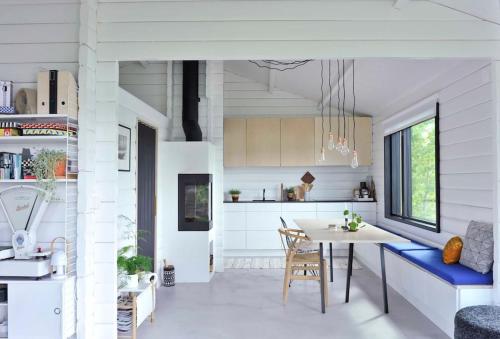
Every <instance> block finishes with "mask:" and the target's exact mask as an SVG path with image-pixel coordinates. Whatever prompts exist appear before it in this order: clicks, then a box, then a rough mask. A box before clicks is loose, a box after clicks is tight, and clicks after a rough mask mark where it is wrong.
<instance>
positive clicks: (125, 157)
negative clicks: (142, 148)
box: [118, 125, 132, 172]
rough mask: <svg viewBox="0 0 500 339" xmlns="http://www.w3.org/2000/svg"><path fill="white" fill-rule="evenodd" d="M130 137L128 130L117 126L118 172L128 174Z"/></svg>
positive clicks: (129, 130)
mask: <svg viewBox="0 0 500 339" xmlns="http://www.w3.org/2000/svg"><path fill="white" fill-rule="evenodd" d="M131 136H132V131H131V129H130V128H128V127H126V126H123V125H118V170H119V171H120V172H130V142H131Z"/></svg>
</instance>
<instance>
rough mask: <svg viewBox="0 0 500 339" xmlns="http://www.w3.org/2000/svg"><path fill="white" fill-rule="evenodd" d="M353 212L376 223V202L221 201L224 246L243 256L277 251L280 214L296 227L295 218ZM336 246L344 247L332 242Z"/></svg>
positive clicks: (310, 217)
mask: <svg viewBox="0 0 500 339" xmlns="http://www.w3.org/2000/svg"><path fill="white" fill-rule="evenodd" d="M345 209H348V210H350V211H354V212H356V213H358V214H360V215H361V216H363V218H364V220H366V221H367V222H369V223H372V224H374V223H375V222H376V203H375V202H372V203H366V202H360V203H357V202H355V203H352V202H318V203H316V202H304V203H300V202H298V203H287V202H284V203H279V202H269V203H267V202H266V203H237V204H232V203H226V204H224V216H225V220H224V249H225V250H226V251H230V253H236V251H238V250H240V251H242V252H241V253H245V255H251V254H255V255H258V254H259V252H258V251H262V250H280V249H281V248H282V246H281V240H280V237H279V233H278V228H280V227H281V221H280V217H282V218H283V219H284V220H285V222H286V223H287V225H288V227H290V228H297V227H298V226H297V225H296V224H295V222H294V220H295V219H316V218H319V219H341V220H342V219H344V210H345ZM334 247H335V248H344V247H345V246H340V245H335V246H334ZM254 251H255V252H254Z"/></svg>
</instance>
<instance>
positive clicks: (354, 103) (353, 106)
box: [352, 59, 356, 150]
mask: <svg viewBox="0 0 500 339" xmlns="http://www.w3.org/2000/svg"><path fill="white" fill-rule="evenodd" d="M355 112H356V94H355V92H354V59H353V60H352V125H353V130H352V139H353V144H354V145H353V146H354V150H356V116H355Z"/></svg>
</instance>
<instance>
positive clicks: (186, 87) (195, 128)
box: [182, 61, 202, 141]
mask: <svg viewBox="0 0 500 339" xmlns="http://www.w3.org/2000/svg"><path fill="white" fill-rule="evenodd" d="M182 66H183V71H182V128H183V129H184V134H186V141H201V140H202V133H201V128H200V125H199V124H198V103H199V102H200V98H199V96H198V82H199V81H198V76H199V62H198V61H183V62H182Z"/></svg>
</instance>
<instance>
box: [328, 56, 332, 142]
mask: <svg viewBox="0 0 500 339" xmlns="http://www.w3.org/2000/svg"><path fill="white" fill-rule="evenodd" d="M328 88H329V89H330V99H329V100H328V121H329V124H330V133H332V99H331V96H332V60H328Z"/></svg>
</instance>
